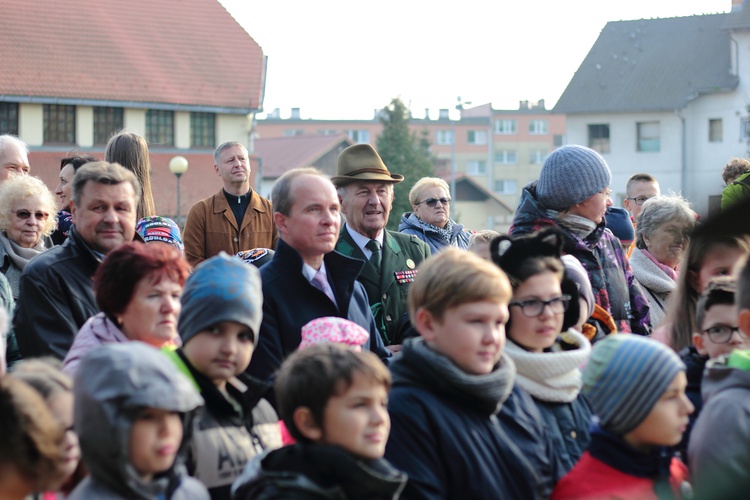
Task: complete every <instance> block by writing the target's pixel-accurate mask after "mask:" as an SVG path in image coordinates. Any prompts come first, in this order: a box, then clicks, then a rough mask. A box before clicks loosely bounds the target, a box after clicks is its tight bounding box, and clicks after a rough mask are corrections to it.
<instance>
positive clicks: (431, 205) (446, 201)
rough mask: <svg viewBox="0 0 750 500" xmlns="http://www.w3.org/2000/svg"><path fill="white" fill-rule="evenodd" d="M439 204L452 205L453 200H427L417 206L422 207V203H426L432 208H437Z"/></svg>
mask: <svg viewBox="0 0 750 500" xmlns="http://www.w3.org/2000/svg"><path fill="white" fill-rule="evenodd" d="M438 202H440V204H441V205H450V204H451V199H450V198H427V199H426V200H422V201H420V202H418V203H417V205H421V204H422V203H424V204H425V205H427V206H428V207H430V208H435V207H436V206H437V204H438Z"/></svg>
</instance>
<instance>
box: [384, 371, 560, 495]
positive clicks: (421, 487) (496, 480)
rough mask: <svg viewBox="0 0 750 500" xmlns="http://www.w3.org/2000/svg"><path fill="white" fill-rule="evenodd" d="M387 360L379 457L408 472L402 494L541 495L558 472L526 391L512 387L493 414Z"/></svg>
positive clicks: (437, 382) (419, 373)
mask: <svg viewBox="0 0 750 500" xmlns="http://www.w3.org/2000/svg"><path fill="white" fill-rule="evenodd" d="M409 361H410V360H409V359H407V358H405V357H403V356H401V357H398V358H396V359H395V360H394V362H393V364H392V367H391V370H392V373H393V389H392V390H391V393H390V402H389V404H388V411H389V413H390V415H391V422H392V426H391V434H390V437H389V439H388V445H387V447H386V452H385V458H386V459H388V460H389V461H390V462H391V463H392V464H393V465H394V466H395V467H396V468H398V469H400V470H403V471H404V472H406V474H407V475H408V476H409V481H408V483H407V485H406V490H404V498H409V499H453V498H503V499H523V500H529V499H533V498H548V497H549V495H550V494H551V492H552V488H553V487H554V485H555V483H556V482H557V480H558V479H559V478H560V476H561V475H562V471H561V470H560V467H559V466H558V464H557V462H556V461H555V460H554V458H553V456H554V454H553V451H552V449H551V441H550V440H549V434H548V432H547V428H546V426H545V425H544V421H543V420H542V417H541V415H540V414H539V411H538V410H537V408H536V406H535V404H534V402H533V400H532V399H531V396H529V394H528V393H527V392H526V391H524V390H523V389H521V388H520V387H519V386H518V385H514V387H513V390H512V392H511V394H510V396H509V397H508V399H507V400H506V401H505V402H504V403H503V405H502V409H501V410H500V412H499V413H497V414H494V413H493V412H492V411H488V409H487V407H486V405H484V404H481V403H479V402H477V401H475V400H473V399H472V398H471V397H469V396H468V395H466V394H464V393H461V392H460V391H457V390H453V391H452V390H451V388H450V387H448V386H447V384H444V383H442V382H441V381H440V380H438V379H437V378H435V377H434V376H433V374H432V373H431V371H430V370H429V368H428V369H425V367H415V366H404V365H405V364H408V363H409Z"/></svg>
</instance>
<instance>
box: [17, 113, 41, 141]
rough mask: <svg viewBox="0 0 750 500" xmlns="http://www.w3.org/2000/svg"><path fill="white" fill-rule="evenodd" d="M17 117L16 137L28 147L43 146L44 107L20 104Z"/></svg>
mask: <svg viewBox="0 0 750 500" xmlns="http://www.w3.org/2000/svg"><path fill="white" fill-rule="evenodd" d="M18 115H19V116H18V136H19V137H20V138H21V139H22V140H23V141H24V142H25V143H26V144H28V145H29V146H41V145H42V144H44V107H43V106H42V105H41V104H21V105H20V106H18Z"/></svg>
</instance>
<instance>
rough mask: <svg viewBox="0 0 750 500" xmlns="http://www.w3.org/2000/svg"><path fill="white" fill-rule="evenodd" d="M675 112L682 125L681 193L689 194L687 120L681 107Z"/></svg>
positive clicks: (683, 194)
mask: <svg viewBox="0 0 750 500" xmlns="http://www.w3.org/2000/svg"><path fill="white" fill-rule="evenodd" d="M674 114H675V115H676V116H677V117H679V119H680V125H681V127H680V128H681V137H680V142H681V144H680V153H681V158H680V194H681V195H682V196H687V195H686V193H687V120H685V116H683V113H682V111H681V110H680V109H675V110H674Z"/></svg>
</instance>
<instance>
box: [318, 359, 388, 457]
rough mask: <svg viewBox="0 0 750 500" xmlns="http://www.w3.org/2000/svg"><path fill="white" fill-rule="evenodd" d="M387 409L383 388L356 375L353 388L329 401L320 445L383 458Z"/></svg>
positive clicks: (386, 397)
mask: <svg viewBox="0 0 750 500" xmlns="http://www.w3.org/2000/svg"><path fill="white" fill-rule="evenodd" d="M387 406H388V393H387V391H386V389H385V387H384V386H383V385H382V384H380V383H378V382H376V381H373V380H371V379H369V378H367V377H366V376H365V375H362V374H361V373H356V372H355V373H354V377H353V378H352V385H351V386H349V388H348V389H347V390H346V391H344V392H343V393H341V394H339V395H337V396H333V397H331V398H330V399H329V400H328V403H327V404H326V407H325V410H324V411H323V428H322V436H321V439H320V441H319V442H322V443H326V444H333V445H336V446H339V447H341V448H343V449H345V450H346V451H348V452H350V453H353V454H354V455H357V456H360V457H363V458H369V459H377V458H382V457H383V453H384V452H385V443H386V442H387V441H388V433H389V432H390V430H391V418H390V416H389V415H388V409H387Z"/></svg>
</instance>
